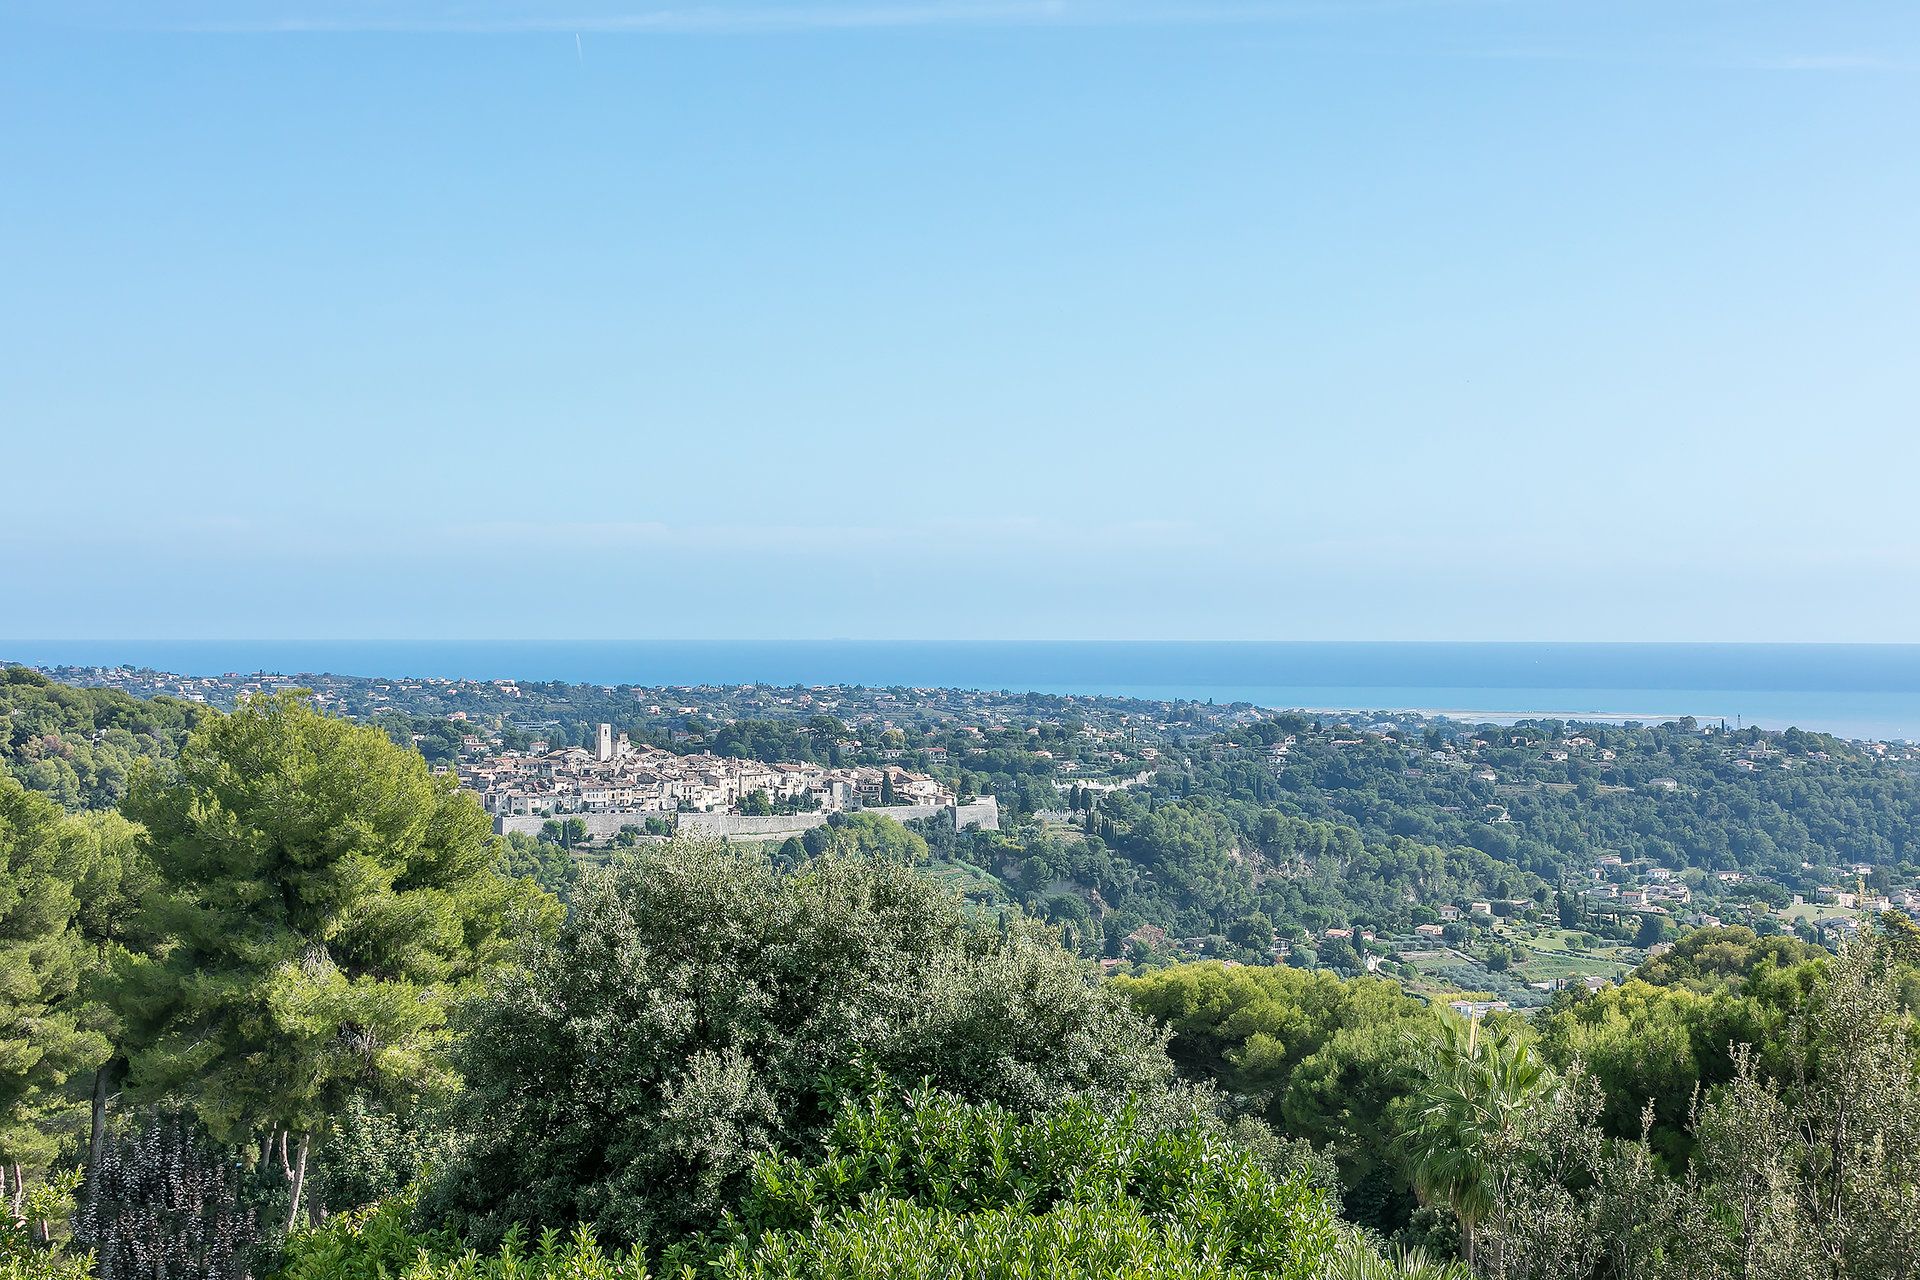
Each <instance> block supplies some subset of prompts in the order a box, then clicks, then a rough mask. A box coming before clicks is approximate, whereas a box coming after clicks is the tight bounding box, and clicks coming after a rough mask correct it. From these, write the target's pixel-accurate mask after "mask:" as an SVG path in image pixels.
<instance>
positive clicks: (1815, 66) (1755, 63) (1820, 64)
mask: <svg viewBox="0 0 1920 1280" xmlns="http://www.w3.org/2000/svg"><path fill="white" fill-rule="evenodd" d="M1742 65H1744V66H1746V67H1749V68H1751V69H1752V70H1755V71H1914V70H1920V63H1916V62H1912V61H1906V60H1902V59H1899V58H1889V57H1885V56H1883V55H1880V54H1872V53H1815V54H1795V55H1788V56H1785V57H1760V58H1752V59H1749V60H1747V61H1746V62H1745V63H1743V64H1742Z"/></svg>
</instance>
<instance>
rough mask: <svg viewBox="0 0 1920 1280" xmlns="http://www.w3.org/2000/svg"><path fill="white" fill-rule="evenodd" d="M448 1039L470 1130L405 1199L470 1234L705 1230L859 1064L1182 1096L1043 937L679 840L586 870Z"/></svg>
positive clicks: (1012, 1084) (844, 871) (1155, 1042)
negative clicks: (552, 930)
mask: <svg viewBox="0 0 1920 1280" xmlns="http://www.w3.org/2000/svg"><path fill="white" fill-rule="evenodd" d="M468 1032H469V1034H468V1035H467V1036H466V1037H465V1038H464V1041H463V1047H462V1057H461V1062H460V1066H461V1068H462V1072H463V1074H464V1075H465V1077H466V1079H467V1083H468V1088H467V1091H466V1093H465V1095H464V1097H463V1099H462V1100H461V1104H460V1107H461V1110H460V1113H459V1115H458V1116H457V1117H456V1123H455V1128H456V1129H457V1130H459V1131H460V1132H462V1133H464V1134H466V1135H468V1137H467V1142H466V1146H465V1147H464V1149H463V1150H461V1151H460V1152H458V1153H457V1155H456V1157H455V1159H454V1161H453V1164H452V1166H451V1167H450V1169H449V1171H448V1173H447V1175H446V1176H445V1177H443V1178H442V1179H441V1181H440V1182H439V1184H438V1186H437V1187H435V1188H434V1190H433V1192H432V1194H430V1195H429V1197H428V1204H427V1209H428V1211H429V1213H430V1214H432V1215H434V1216H435V1217H436V1218H440V1219H444V1220H446V1221H448V1222H449V1223H451V1224H452V1225H453V1226H455V1228H456V1229H458V1230H461V1231H463V1232H465V1233H467V1234H468V1235H469V1236H470V1237H472V1238H474V1239H477V1240H481V1241H493V1240H498V1239H499V1238H500V1235H501V1233H502V1232H504V1231H505V1229H506V1228H507V1227H508V1226H509V1225H511V1224H513V1223H516V1222H520V1223H526V1224H529V1225H534V1226H544V1225H564V1224H568V1223H572V1222H588V1223H592V1224H595V1225H596V1226H597V1227H599V1228H600V1229H601V1231H602V1233H603V1234H604V1235H605V1236H606V1237H607V1238H609V1239H612V1240H616V1241H619V1242H621V1243H628V1242H631V1241H635V1240H641V1239H645V1238H648V1237H649V1236H656V1237H658V1236H663V1235H664V1236H665V1237H671V1236H674V1235H677V1234H680V1233H681V1232H684V1231H686V1230H688V1229H695V1230H698V1229H702V1228H704V1227H707V1226H710V1225H711V1224H712V1223H713V1222H714V1221H715V1220H716V1219H717V1218H718V1216H719V1215H720V1214H721V1213H722V1212H723V1211H724V1210H725V1208H726V1207H727V1206H728V1205H729V1204H730V1203H731V1202H732V1199H733V1197H734V1195H735V1194H736V1193H737V1191H738V1190H739V1188H740V1186H741V1184H742V1183H743V1181H744V1179H745V1176H746V1174H747V1172H748V1170H749V1169H751V1168H752V1166H753V1164H754V1161H755V1160H756V1159H757V1158H758V1157H759V1156H761V1155H763V1154H767V1153H770V1152H779V1151H789V1150H801V1149H804V1148H805V1147H806V1146H807V1144H808V1143H809V1142H810V1141H811V1140H813V1139H814V1138H816V1137H817V1136H818V1135H819V1134H820V1133H821V1132H822V1131H824V1130H825V1129H826V1128H827V1127H828V1126H829V1125H830V1124H831V1123H832V1121H833V1117H834V1112H835V1109H836V1107H837V1105H838V1102H839V1100H840V1099H841V1098H842V1097H843V1096H846V1095H847V1094H848V1093H850V1092H851V1093H858V1092H861V1091H863V1090H864V1089H865V1088H866V1087H868V1085H869V1083H870V1081H871V1079H872V1078H873V1077H874V1076H875V1075H879V1074H884V1075H886V1076H890V1077H891V1078H894V1079H904V1080H920V1079H925V1080H928V1081H930V1082H931V1083H932V1085H934V1086H935V1087H937V1088H940V1089H943V1090H946V1091H949V1092H951V1093H954V1094H956V1095H960V1096H963V1097H966V1098H970V1099H975V1100H979V1101H986V1102H994V1103H997V1104H1000V1105H1002V1106H1005V1107H1007V1108H1009V1109H1010V1110H1013V1111H1015V1112H1018V1113H1020V1114H1024V1115H1035V1114H1039V1113H1041V1112H1044V1111H1046V1110H1047V1109H1049V1108H1050V1107H1052V1106H1054V1105H1056V1104H1058V1103H1059V1102H1061V1101H1063V1100H1064V1099H1066V1098H1067V1097H1069V1096H1071V1095H1073V1094H1075V1093H1081V1092H1085V1093H1089V1094H1091V1095H1094V1096H1097V1097H1100V1098H1103V1099H1105V1100H1107V1101H1108V1102H1110V1103H1114V1104H1117V1103H1118V1102H1119V1101H1121V1100H1123V1099H1127V1098H1137V1099H1139V1105H1141V1106H1142V1107H1145V1108H1147V1109H1149V1110H1153V1109H1156V1108H1158V1109H1160V1110H1163V1111H1164V1110H1165V1109H1166V1108H1167V1107H1168V1105H1169V1104H1170V1102H1171V1101H1172V1100H1173V1099H1174V1098H1175V1097H1176V1096H1177V1094H1178V1090H1177V1089H1176V1087H1175V1085H1174V1083H1173V1079H1172V1070H1171V1066H1170V1064H1169V1062H1168V1060H1167V1057H1166V1054H1165V1052H1164V1051H1163V1049H1162V1039H1161V1036H1160V1034H1159V1033H1157V1032H1156V1031H1155V1030H1154V1029H1153V1028H1152V1027H1151V1025H1150V1024H1149V1023H1148V1022H1147V1020H1146V1019H1144V1018H1143V1017H1141V1016H1140V1015H1139V1014H1137V1013H1135V1012H1134V1011H1133V1010H1132V1009H1131V1008H1129V1007H1128V1005H1127V1003H1126V1001H1125V1000H1124V998H1122V997H1121V996H1120V994H1119V993H1118V992H1116V991H1113V990H1111V989H1109V988H1104V987H1101V986H1098V985H1096V984H1095V983H1093V982H1092V981H1091V980H1090V978H1089V976H1088V974H1087V972H1086V970H1085V966H1084V965H1083V963H1082V962H1080V961H1078V960H1076V959H1075V958H1074V957H1073V956H1071V955H1070V954H1068V953H1066V952H1065V951H1063V950H1062V949H1061V948H1060V947H1059V945H1058V944H1057V943H1056V942H1054V941H1053V940H1052V939H1051V938H1050V937H1047V936H1042V935H1041V934H1039V933H1037V932H1035V931H1033V930H1030V929H1029V928H1027V927H1025V926H1024V925H1023V924H1022V923H1021V922H1005V923H1003V922H998V921H996V920H994V919H992V918H991V917H981V916H979V915H976V914H974V913H971V912H970V911H969V910H968V909H967V908H966V907H965V906H963V905H962V904H961V903H959V902H958V901H956V900H955V899H953V898H952V897H950V896H949V895H948V894H947V893H945V892H944V891H943V890H941V889H940V888H939V887H937V886H935V885H932V884H930V883H928V882H927V881H926V880H925V879H923V878H921V877H920V876H918V875H916V874H915V873H914V872H913V871H912V870H911V869H910V868H908V867H906V866H904V865H899V864H896V863H891V862H886V861H874V860H869V859H864V858H851V857H846V856H842V855H838V854H833V853H830V854H828V855H826V856H823V857H821V858H818V859H814V860H811V861H808V862H806V863H804V864H802V865H801V866H800V867H799V868H798V869H796V870H795V871H794V872H792V873H791V874H781V873H779V872H777V871H776V870H775V869H774V867H773V866H772V865H771V863H770V862H769V861H768V860H767V859H766V858H765V857H764V856H762V855H760V854H758V853H753V852H745V851H742V850H740V849H738V848H736V847H728V846H725V845H717V844H710V843H709V844H696V843H688V842H676V843H673V844H670V845H667V846H663V847H661V848H660V849H658V850H654V851H649V852H648V853H646V854H644V855H642V856H640V857H639V858H637V859H636V860H633V861H630V862H626V863H623V864H620V865H617V866H615V867H613V868H612V869H609V870H605V871H595V872H590V873H588V874H587V875H586V876H585V877H584V878H583V880H582V882H581V884H580V886H579V889H578V891H577V892H576V894H575V898H574V903H573V911H572V914H571V918H570V919H569V921H568V923H567V925H566V926H565V928H564V929H563V930H562V932H561V933H560V935H559V936H558V937H557V938H556V939H554V940H552V941H551V942H547V943H543V944H540V945H538V946H537V947H536V948H535V949H534V950H533V951H532V952H531V953H530V954H529V956H528V957H527V965H526V967H525V969H524V970H523V971H520V972H517V973H514V974H511V975H508V976H506V977H504V978H503V979H501V980H499V981H498V982H496V983H495V984H494V986H493V988H492V990H491V992H490V993H489V995H488V997H487V998H486V999H485V1001H484V1002H482V1004H481V1005H480V1007H479V1008H478V1010H477V1012H476V1013H475V1015H474V1017H473V1018H472V1020H471V1022H470V1024H469V1027H468Z"/></svg>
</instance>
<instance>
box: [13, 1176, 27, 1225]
mask: <svg viewBox="0 0 1920 1280" xmlns="http://www.w3.org/2000/svg"><path fill="white" fill-rule="evenodd" d="M13 1220H14V1221H15V1222H22V1223H24V1222H25V1221H26V1220H27V1175H26V1172H25V1171H24V1170H23V1169H21V1168H20V1162H19V1161H17V1160H16V1161H15V1162H14V1165H13Z"/></svg>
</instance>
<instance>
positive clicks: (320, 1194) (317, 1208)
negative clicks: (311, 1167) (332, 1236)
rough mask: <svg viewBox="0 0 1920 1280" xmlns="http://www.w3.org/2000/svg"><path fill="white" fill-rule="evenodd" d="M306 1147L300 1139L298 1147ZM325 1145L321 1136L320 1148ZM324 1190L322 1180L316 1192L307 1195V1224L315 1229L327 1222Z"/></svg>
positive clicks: (305, 1142) (323, 1181) (304, 1140)
mask: <svg viewBox="0 0 1920 1280" xmlns="http://www.w3.org/2000/svg"><path fill="white" fill-rule="evenodd" d="M309 1136H311V1135H309ZM306 1145H307V1141H306V1139H305V1138H303V1139H301V1141H300V1146H301V1148H302V1149H303V1150H304V1149H305V1147H306ZM325 1145H326V1141H325V1138H324V1136H323V1137H322V1140H321V1146H322V1147H324V1146H325ZM326 1189H327V1187H326V1182H325V1180H324V1179H323V1180H322V1181H321V1183H320V1187H319V1189H318V1190H317V1191H311V1192H309V1193H308V1194H307V1222H308V1223H309V1224H310V1225H312V1226H313V1227H315V1228H316V1229H317V1228H318V1227H319V1226H320V1225H321V1224H322V1223H324V1222H325V1221H326V1220H327V1205H326Z"/></svg>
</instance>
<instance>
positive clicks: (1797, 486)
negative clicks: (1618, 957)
mask: <svg viewBox="0 0 1920 1280" xmlns="http://www.w3.org/2000/svg"><path fill="white" fill-rule="evenodd" d="M1916 156H1920V6H1915V5H1913V4H1911V3H1876V4H1866V3H1858V2H1856V0H1831V2H1828V3H1821V4H1809V3H1793V4H1787V3H1776V2H1772V0H1743V2H1740V3H1731V2H1726V0H1688V2H1686V3H1679V2H1677V0H1505V2H1503V0H1458V2H1448V0H1432V2H1428V3H1421V2H1419V0H1404V2H1401V3H1386V2H1383V3H1369V2H1368V0H1305V2H1301V3H1285V2H1281V3H1258V2H1256V0H1247V2H1244V3H1227V2H1224V0H1223V2H1221V3H1213V2H1211V0H1190V2H1187V3H1162V2H1158V0H1057V2H1043V3H1026V2H1024V0H904V2H902V3H895V2H894V0H850V2H847V3H840V2H838V0H810V2H807V3H791V4H790V3H778V2H776V0H762V2H759V3H742V4H734V3H725V2H722V0H713V2H711V3H707V4H685V5H674V6H668V5H651V4H647V3H644V2H643V0H637V2H635V3H611V2H609V0H580V3H576V4H570V5H567V6H553V5H535V4H525V3H507V2H486V0H476V2H474V3H465V4H462V3H454V2H451V0H446V2H437V3H416V2H412V0H383V2H373V0H358V2H353V0H347V2H343V3H325V2H322V0H305V2H295V0H248V2H245V3H242V2H240V0H233V2H231V3H174V2H171V0H147V2H146V3H142V4H137V5H136V4H109V3H100V2H98V0H58V3H55V2H54V0H0V297H4V299H5V305H4V306H0V437H4V452H0V457H4V458H5V459H6V467H5V475H4V483H3V484H0V492H4V494H5V502H4V507H5V518H4V520H0V637H6V636H10V637H15V638H28V637H47V636H104V637H112V636H141V637H204V636H244V637H514V636H524V637H565V636H581V637H697V636H736V637H763V638H764V637H843V636H846V637H863V638H935V637H941V638H974V637H1010V638H1053V637H1112V638H1157V637H1169V638H1272V639H1340V638H1376V639H1432V638H1445V639H1482V638H1487V639H1494V638H1497V639H1624V640H1631V639H1663V640H1686V639H1715V640H1737V639H1755V640H1912V639H1915V638H1916V634H1920V589H1917V588H1920V524H1917V523H1916V520H1915V516H1914V505H1913V496H1912V491H1913V488H1914V480H1915V477H1916V475H1920V358H1916V357H1915V356H1914V354H1913V348H1914V345H1915V341H1916V335H1917V334H1920V234H1917V233H1916V213H1915V210H1916V209H1920V165H1917V164H1916V160H1915V157H1916Z"/></svg>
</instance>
